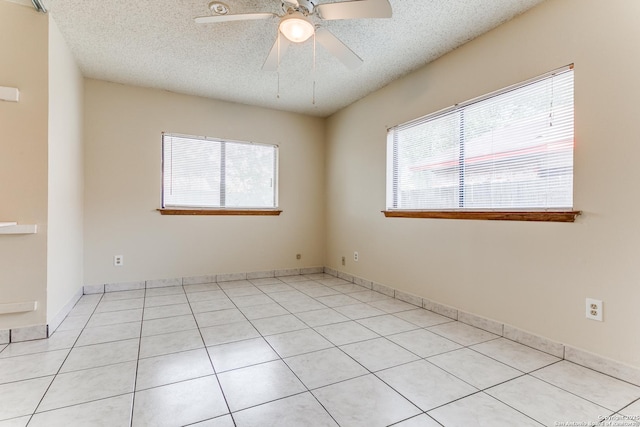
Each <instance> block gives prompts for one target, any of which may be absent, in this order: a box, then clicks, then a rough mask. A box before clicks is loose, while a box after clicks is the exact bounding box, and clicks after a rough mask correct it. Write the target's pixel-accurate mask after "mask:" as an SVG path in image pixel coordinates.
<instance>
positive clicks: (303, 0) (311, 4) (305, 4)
mask: <svg viewBox="0 0 640 427" xmlns="http://www.w3.org/2000/svg"><path fill="white" fill-rule="evenodd" d="M296 3H297V5H296ZM315 3H316V2H315V1H311V0H297V1H296V2H289V1H286V0H282V10H284V12H285V13H287V14H289V13H293V12H300V13H302V14H303V15H304V16H309V15H313V11H314V10H315V7H316V5H315Z"/></svg>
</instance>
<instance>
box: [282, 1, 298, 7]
mask: <svg viewBox="0 0 640 427" xmlns="http://www.w3.org/2000/svg"><path fill="white" fill-rule="evenodd" d="M285 2H286V3H291V4H292V5H294V6H295V7H300V3H298V0H285Z"/></svg>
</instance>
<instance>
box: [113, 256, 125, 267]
mask: <svg viewBox="0 0 640 427" xmlns="http://www.w3.org/2000/svg"><path fill="white" fill-rule="evenodd" d="M113 265H115V266H116V267H122V266H123V265H124V256H123V255H114V257H113Z"/></svg>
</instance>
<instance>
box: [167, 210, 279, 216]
mask: <svg viewBox="0 0 640 427" xmlns="http://www.w3.org/2000/svg"><path fill="white" fill-rule="evenodd" d="M158 212H160V214H161V215H248V216H278V215H280V214H281V213H282V211H281V210H277V209H180V208H177V209H173V208H165V209H158Z"/></svg>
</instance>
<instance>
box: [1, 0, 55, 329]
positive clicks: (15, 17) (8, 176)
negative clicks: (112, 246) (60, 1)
mask: <svg viewBox="0 0 640 427" xmlns="http://www.w3.org/2000/svg"><path fill="white" fill-rule="evenodd" d="M47 37H48V19H47V16H46V15H43V14H38V13H37V12H36V11H35V10H34V9H33V8H32V7H25V6H21V5H17V4H14V3H8V2H5V1H0V52H1V53H2V54H1V55H0V86H9V87H17V88H18V89H20V102H18V103H13V102H4V101H0V129H1V132H0V221H18V222H20V223H25V224H37V225H38V227H39V229H38V234H30V235H4V236H2V235H0V304H2V303H13V302H27V301H37V302H38V310H37V311H35V312H29V313H24V314H11V315H0V330H2V329H9V328H12V327H17V326H28V325H36V324H44V323H45V321H46V310H47V308H46V281H47V105H48V96H47V94H48V87H47V50H48V47H47V44H48V43H47Z"/></svg>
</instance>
